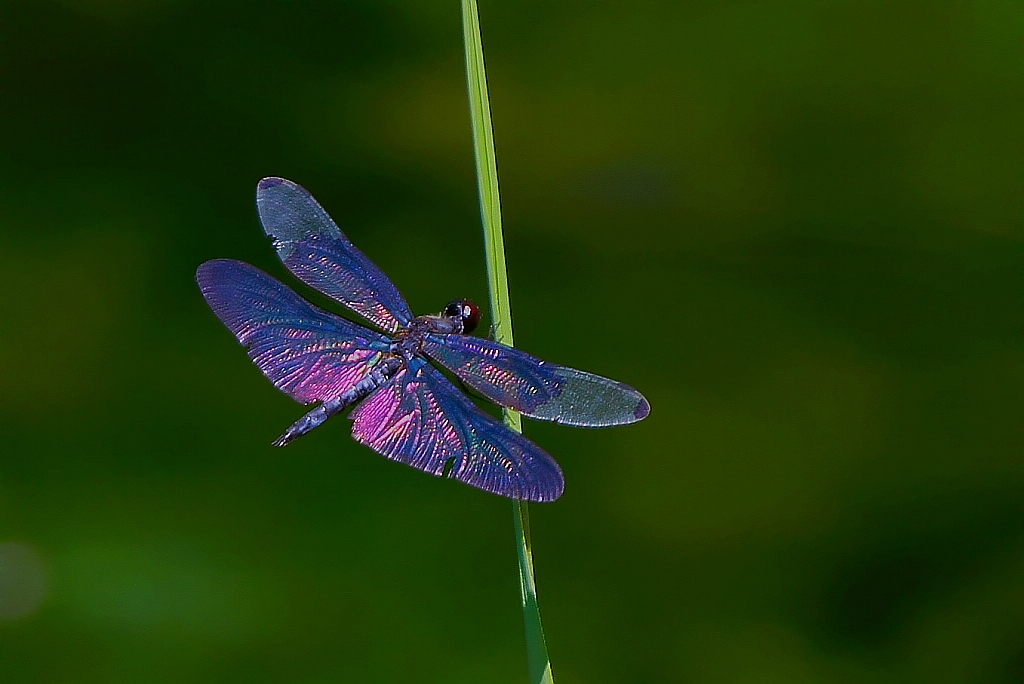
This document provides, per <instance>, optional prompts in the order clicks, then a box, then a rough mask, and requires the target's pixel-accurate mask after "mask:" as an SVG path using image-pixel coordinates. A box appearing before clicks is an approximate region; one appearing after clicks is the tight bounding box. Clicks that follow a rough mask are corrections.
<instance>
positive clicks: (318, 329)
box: [196, 259, 390, 404]
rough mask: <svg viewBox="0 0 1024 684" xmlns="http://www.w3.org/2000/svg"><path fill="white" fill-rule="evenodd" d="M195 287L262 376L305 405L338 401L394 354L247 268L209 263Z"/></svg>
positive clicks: (384, 342) (372, 335)
mask: <svg viewBox="0 0 1024 684" xmlns="http://www.w3.org/2000/svg"><path fill="white" fill-rule="evenodd" d="M196 281H197V282H198V283H199V288H200V290H202V293H203V297H205V298H206V303H207V304H209V305H210V308H211V309H213V312H214V313H215V314H216V315H217V318H219V319H220V320H221V322H222V323H224V325H225V326H227V328H228V329H229V330H230V331H231V332H232V333H234V335H235V337H237V338H238V341H239V342H241V343H242V345H243V346H245V347H246V350H247V351H248V354H249V358H250V359H252V360H253V362H254V363H255V364H256V365H257V366H258V367H259V369H260V370H261V371H263V374H264V375H266V376H267V378H269V379H270V381H271V382H272V383H274V386H275V387H277V388H278V389H279V390H281V391H282V392H284V393H285V394H287V395H288V396H289V397H291V398H292V399H295V400H296V401H300V402H302V403H304V404H308V403H311V402H314V401H329V400H331V399H336V398H337V397H338V396H339V395H341V394H342V393H343V392H345V390H347V389H349V388H350V387H352V386H353V385H354V384H356V383H357V382H359V381H360V380H362V379H363V378H364V377H366V375H367V374H368V373H369V372H370V371H371V370H372V369H373V367H374V366H375V365H376V364H377V363H378V362H379V361H380V360H381V358H382V357H383V355H384V354H386V353H387V352H388V350H389V345H390V341H389V340H388V338H386V337H385V336H383V335H381V334H380V333H377V332H374V331H372V330H369V329H368V328H364V327H362V326H360V325H356V324H355V323H352V322H351V321H346V320H345V319H344V318H341V317H339V316H335V315H334V314H332V313H328V312H327V311H324V310H322V309H319V308H317V307H315V306H313V305H312V304H310V303H308V302H306V301H305V300H304V299H302V298H301V297H299V296H298V295H297V294H295V293H294V292H292V291H291V290H290V289H288V288H287V287H286V286H284V285H283V284H281V283H280V282H278V281H277V280H275V279H274V278H271V277H270V276H269V275H267V274H266V273H264V272H263V271H261V270H259V269H258V268H256V267H255V266H250V265H249V264H247V263H244V262H241V261H235V260H233V259H216V260H214V261H207V262H206V263H205V264H203V265H201V266H200V267H199V269H198V270H197V271H196Z"/></svg>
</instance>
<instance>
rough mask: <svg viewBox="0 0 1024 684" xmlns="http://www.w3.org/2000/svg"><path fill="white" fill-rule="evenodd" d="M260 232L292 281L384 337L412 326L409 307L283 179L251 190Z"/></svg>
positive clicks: (311, 201) (312, 201)
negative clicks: (319, 294) (336, 304)
mask: <svg viewBox="0 0 1024 684" xmlns="http://www.w3.org/2000/svg"><path fill="white" fill-rule="evenodd" d="M256 209H257V211H258V212H259V215H260V222H261V223H262V224H263V231H264V232H265V233H266V234H267V235H268V236H270V237H271V238H273V240H274V249H276V250H277V256H278V257H279V258H280V259H281V262H282V263H283V264H284V265H285V266H286V267H287V268H288V270H289V271H291V272H292V273H293V274H294V275H295V277H296V278H298V279H299V280H301V281H302V282H304V283H306V284H307V285H309V286H310V287H313V288H316V289H317V290H319V291H320V292H323V293H324V294H325V295H327V296H328V297H331V298H332V299H334V300H336V301H338V302H341V303H342V304H344V305H345V306H347V307H348V308H350V309H352V310H353V311H355V312H356V313H357V314H359V315H360V316H363V317H364V318H366V319H367V320H368V321H370V322H372V323H374V324H375V325H377V326H380V328H381V329H383V330H386V331H388V332H392V333H393V332H395V331H396V330H398V329H399V328H401V327H405V326H406V325H408V324H409V321H411V320H412V312H411V311H410V310H409V305H408V304H406V302H405V299H403V298H402V295H401V294H400V293H399V292H398V290H397V289H396V288H395V286H394V285H393V284H392V283H391V281H390V280H388V277H387V276H386V275H384V272H383V271H381V270H380V269H379V268H377V266H376V265H374V263H373V262H372V261H370V260H369V259H367V258H366V256H365V255H364V254H363V253H362V252H360V251H359V250H358V249H356V247H355V245H353V244H352V243H351V242H350V241H349V239H348V238H347V237H345V234H344V233H342V232H341V229H339V228H338V226H337V225H336V224H335V223H334V221H333V220H331V217H330V216H328V215H327V212H326V211H324V210H323V208H322V207H321V206H320V205H319V204H317V201H316V200H315V199H313V196H312V195H310V194H309V193H308V192H306V189H305V188H303V187H302V186H300V185H297V184H295V183H293V182H291V181H289V180H285V179H283V178H264V179H263V180H261V181H260V182H259V185H258V186H257V187H256Z"/></svg>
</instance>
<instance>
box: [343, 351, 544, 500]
mask: <svg viewBox="0 0 1024 684" xmlns="http://www.w3.org/2000/svg"><path fill="white" fill-rule="evenodd" d="M349 417H350V418H351V419H352V420H353V421H354V423H353V425H352V437H353V438H355V440H356V441H358V442H360V443H361V444H365V445H366V446H368V447H370V448H371V449H373V450H374V451H376V452H377V453H379V454H381V455H382V456H386V457H387V458H389V459H391V460H393V461H400V462H401V463H405V464H407V465H410V466H412V467H414V468H419V469H420V470H424V471H426V472H428V473H430V474H432V475H437V476H447V477H452V478H455V479H457V480H461V481H462V482H465V483H466V484H468V485H472V486H473V487H477V488H478V489H482V490H484V491H486V492H491V493H493V494H499V495H501V496H507V497H509V498H512V499H524V500H527V501H553V500H555V499H557V498H558V497H559V496H560V495H561V493H562V488H563V486H564V482H563V479H562V471H561V470H560V469H559V467H558V464H557V463H555V461H554V459H552V458H551V457H550V456H548V455H547V453H545V452H544V451H543V450H541V449H540V448H539V447H538V446H536V445H535V444H534V443H533V442H530V441H529V440H527V439H526V438H525V437H523V436H522V435H519V434H517V433H515V432H513V431H511V430H509V429H508V428H506V427H505V426H504V425H502V424H501V423H500V422H499V421H498V420H496V419H495V418H493V417H491V416H489V415H488V414H486V413H484V412H483V411H481V410H480V409H479V408H477V406H476V405H475V404H473V402H471V401H470V400H469V399H467V398H466V397H465V396H464V395H463V394H462V393H461V392H459V390H458V389H456V388H455V386H454V385H452V384H451V383H450V382H449V381H448V380H447V378H445V377H444V376H443V375H441V373H440V372H438V371H437V370H435V369H434V368H433V367H432V366H430V364H428V363H427V362H426V361H424V360H423V359H420V358H413V359H412V360H411V361H410V362H409V364H408V365H407V366H406V367H404V368H402V369H401V370H400V371H398V373H396V374H395V376H394V377H393V378H392V379H391V381H390V382H389V383H388V384H386V385H383V386H382V387H380V388H378V389H377V390H375V391H374V392H373V394H371V395H370V396H369V397H367V398H366V399H365V400H364V401H363V402H362V403H361V404H359V405H358V406H356V408H355V409H354V410H353V411H352V413H351V414H350V416H349Z"/></svg>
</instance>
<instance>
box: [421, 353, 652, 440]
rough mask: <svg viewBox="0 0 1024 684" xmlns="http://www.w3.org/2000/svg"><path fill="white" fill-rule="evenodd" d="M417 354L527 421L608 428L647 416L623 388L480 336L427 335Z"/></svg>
mask: <svg viewBox="0 0 1024 684" xmlns="http://www.w3.org/2000/svg"><path fill="white" fill-rule="evenodd" d="M423 350H424V351H425V352H426V353H427V354H428V355H429V356H430V357H431V358H432V359H434V360H435V361H437V362H438V363H440V364H441V365H443V366H444V367H445V368H447V369H448V370H450V371H451V372H452V373H455V375H457V376H458V377H459V378H460V379H461V380H462V381H463V382H465V383H466V384H467V385H469V386H470V387H472V388H473V389H475V390H476V391H477V392H479V393H480V394H482V395H484V396H485V397H487V398H488V399H490V400H491V401H493V402H494V403H496V404H498V405H499V406H506V407H508V408H510V409H514V410H516V411H519V412H520V413H522V414H523V415H524V416H529V417H530V418H538V419H540V420H550V421H553V422H555V423H562V424H563V425H575V426H577V427H608V426H612V425H625V424H627V423H635V422H636V421H638V420H643V419H644V418H646V417H647V414H649V413H650V412H651V405H650V404H648V403H647V400H646V399H644V396H643V395H642V394H640V393H639V392H637V391H636V390H635V389H633V388H632V387H630V386H629V385H624V384H623V383H621V382H616V381H614V380H609V379H608V378H603V377H601V376H600V375H594V374H593V373H585V372H583V371H580V370H576V369H575V368H566V367H565V366H558V365H555V364H553V363H548V362H547V361H541V360H540V359H538V358H536V357H534V356H530V355H529V354H527V353H525V352H521V351H519V350H518V349H513V348H512V347H506V346H505V345H502V344H498V343H497V342H491V341H490V340H485V339H482V338H480V337H470V336H469V335H437V334H430V335H428V336H427V339H426V341H425V342H424V344H423Z"/></svg>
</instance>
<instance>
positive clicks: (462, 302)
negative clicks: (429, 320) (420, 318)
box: [444, 299, 480, 333]
mask: <svg viewBox="0 0 1024 684" xmlns="http://www.w3.org/2000/svg"><path fill="white" fill-rule="evenodd" d="M444 315H445V316H446V317H447V318H461V319H462V332H464V333H471V332H473V331H474V330H476V326H477V324H478V323H479V322H480V308H479V307H478V306H477V305H476V304H474V303H473V302H471V301H469V300H468V299H453V300H452V301H451V302H449V303H448V306H446V307H445V308H444Z"/></svg>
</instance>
